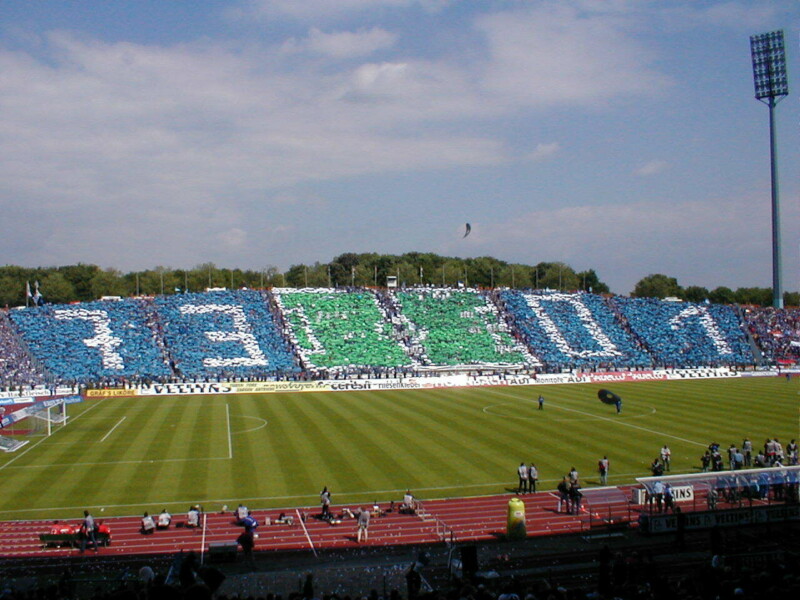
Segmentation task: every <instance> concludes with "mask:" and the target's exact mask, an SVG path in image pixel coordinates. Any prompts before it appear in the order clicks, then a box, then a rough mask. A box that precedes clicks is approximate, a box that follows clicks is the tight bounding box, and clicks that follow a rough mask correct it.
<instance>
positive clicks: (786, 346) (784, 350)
mask: <svg viewBox="0 0 800 600" xmlns="http://www.w3.org/2000/svg"><path fill="white" fill-rule="evenodd" d="M743 313H744V319H745V322H746V323H747V329H748V331H749V333H750V335H752V336H753V339H754V340H755V342H756V344H757V345H758V347H759V349H760V350H761V352H762V354H763V355H764V358H766V359H767V360H768V361H770V362H775V361H782V362H784V363H787V362H797V361H798V360H800V308H786V309H776V308H761V307H749V308H746V309H744V311H743Z"/></svg>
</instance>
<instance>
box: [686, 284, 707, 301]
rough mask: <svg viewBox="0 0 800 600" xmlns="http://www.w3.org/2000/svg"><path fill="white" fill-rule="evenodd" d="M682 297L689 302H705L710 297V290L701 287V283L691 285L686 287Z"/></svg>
mask: <svg viewBox="0 0 800 600" xmlns="http://www.w3.org/2000/svg"><path fill="white" fill-rule="evenodd" d="M681 298H683V299H684V300H686V301H687V302H703V301H704V300H705V299H706V298H708V290H707V289H706V288H704V287H700V286H699V285H690V286H689V287H687V288H684V290H683V294H681Z"/></svg>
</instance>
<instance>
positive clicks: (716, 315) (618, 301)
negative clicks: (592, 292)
mask: <svg viewBox="0 0 800 600" xmlns="http://www.w3.org/2000/svg"><path fill="white" fill-rule="evenodd" d="M611 302H612V303H613V305H614V306H615V308H616V309H617V310H618V312H619V315H620V317H621V319H622V320H623V322H624V323H626V324H627V326H628V327H629V330H630V332H631V333H632V334H633V335H634V336H636V338H638V340H639V341H640V343H641V345H642V346H643V347H644V348H646V349H647V351H648V352H649V353H650V355H651V356H652V358H653V363H654V366H660V367H677V368H687V367H716V366H733V365H742V366H744V365H752V364H753V363H754V360H755V359H754V357H753V353H752V351H751V349H750V345H749V343H748V341H747V337H746V336H745V333H744V331H743V330H742V327H741V324H740V322H739V318H738V316H737V313H736V310H735V309H734V307H732V306H723V305H719V304H693V303H688V302H665V301H663V300H657V299H654V298H626V297H624V296H615V297H613V299H612V300H611Z"/></svg>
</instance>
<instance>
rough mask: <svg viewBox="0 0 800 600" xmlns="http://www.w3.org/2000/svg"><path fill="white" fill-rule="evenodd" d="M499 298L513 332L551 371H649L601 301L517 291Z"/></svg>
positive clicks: (587, 296)
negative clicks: (515, 332) (553, 368)
mask: <svg viewBox="0 0 800 600" xmlns="http://www.w3.org/2000/svg"><path fill="white" fill-rule="evenodd" d="M498 296H499V300H500V302H502V304H503V306H504V308H505V309H506V311H507V313H508V316H509V319H510V320H511V323H512V327H513V329H515V330H516V331H518V332H519V335H520V336H521V338H522V340H523V341H524V342H525V343H526V344H527V345H528V347H530V348H534V349H535V352H536V355H537V356H538V357H539V358H540V359H541V361H542V362H543V363H544V364H547V365H548V366H549V367H551V368H552V367H557V368H558V369H570V368H574V367H578V368H582V369H586V368H591V369H595V370H597V369H599V368H605V369H615V368H622V367H626V368H640V367H648V366H650V362H651V361H650V357H649V356H648V355H647V353H646V352H645V351H644V350H643V349H642V348H641V347H640V345H639V344H637V342H636V340H635V339H634V338H633V336H631V335H630V334H629V333H628V332H627V331H625V330H624V329H623V328H622V326H621V325H620V324H619V322H618V321H617V320H616V319H615V318H614V314H613V313H612V312H611V311H610V310H609V309H608V307H607V306H606V305H605V303H604V302H603V298H602V297H601V296H597V295H594V294H566V293H560V292H519V291H516V290H504V291H502V292H500V293H499V295H498Z"/></svg>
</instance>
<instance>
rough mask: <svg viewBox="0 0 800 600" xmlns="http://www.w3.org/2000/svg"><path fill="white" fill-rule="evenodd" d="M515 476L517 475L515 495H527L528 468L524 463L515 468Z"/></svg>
mask: <svg viewBox="0 0 800 600" xmlns="http://www.w3.org/2000/svg"><path fill="white" fill-rule="evenodd" d="M517 475H519V486H518V487H517V494H527V493H528V467H526V466H525V463H524V462H521V463H519V467H518V468H517Z"/></svg>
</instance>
